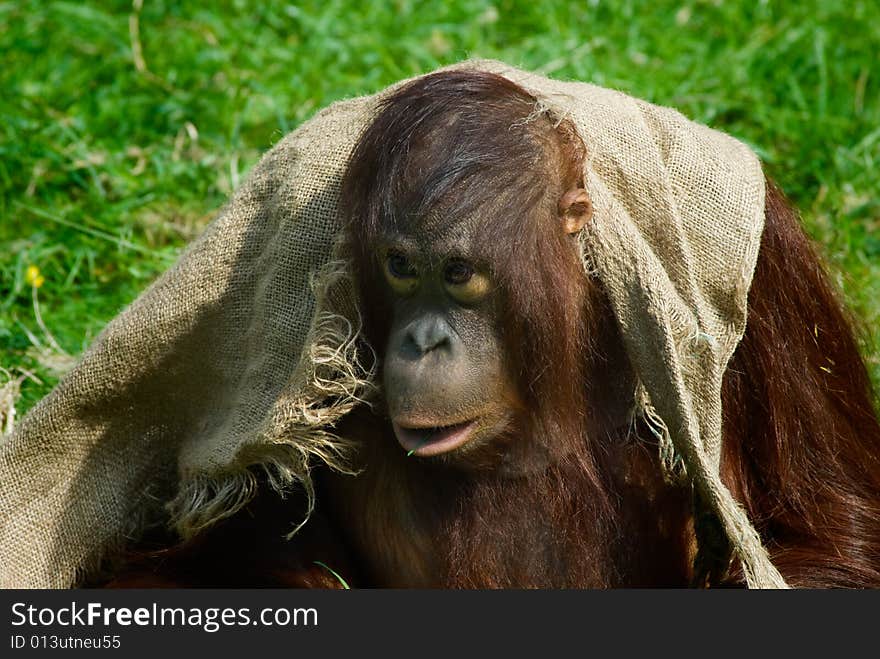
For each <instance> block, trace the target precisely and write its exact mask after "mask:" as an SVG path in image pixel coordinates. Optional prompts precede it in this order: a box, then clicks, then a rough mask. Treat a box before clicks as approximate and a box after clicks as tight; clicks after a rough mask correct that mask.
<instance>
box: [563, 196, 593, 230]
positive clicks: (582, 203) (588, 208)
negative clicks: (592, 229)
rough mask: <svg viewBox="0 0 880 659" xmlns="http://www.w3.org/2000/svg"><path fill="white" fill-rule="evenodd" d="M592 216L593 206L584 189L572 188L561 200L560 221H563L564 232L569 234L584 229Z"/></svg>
mask: <svg viewBox="0 0 880 659" xmlns="http://www.w3.org/2000/svg"><path fill="white" fill-rule="evenodd" d="M592 215H593V204H592V202H590V196H589V195H588V194H587V191H586V190H584V189H583V188H572V189H571V190H569V191H568V192H566V193H565V194H564V195H562V198H561V199H560V200H559V219H560V220H562V230H563V231H565V233H567V234H573V233H577V232H578V231H580V230H581V229H583V228H584V225H586V223H587V222H589V220H590V217H591V216H592Z"/></svg>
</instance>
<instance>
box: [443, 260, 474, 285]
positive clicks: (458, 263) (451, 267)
mask: <svg viewBox="0 0 880 659" xmlns="http://www.w3.org/2000/svg"><path fill="white" fill-rule="evenodd" d="M473 276H474V269H473V268H472V267H471V266H470V264H469V263H466V262H465V261H462V260H460V259H455V260H452V261H450V262H449V263H447V264H446V269H445V270H444V272H443V278H444V279H445V280H446V283H447V284H452V285H453V286H461V285H463V284H466V283H468V282H469V281H470V279H471V277H473Z"/></svg>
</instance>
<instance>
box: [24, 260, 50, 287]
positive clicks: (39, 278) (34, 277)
mask: <svg viewBox="0 0 880 659" xmlns="http://www.w3.org/2000/svg"><path fill="white" fill-rule="evenodd" d="M24 280H25V281H26V282H27V283H28V284H30V285H31V286H33V287H34V288H39V287H40V286H42V285H43V283H44V282H45V281H46V278H45V277H43V275H41V274H40V269H39V268H38V267H37V266H35V265H29V266H28V268H27V270H25V273H24Z"/></svg>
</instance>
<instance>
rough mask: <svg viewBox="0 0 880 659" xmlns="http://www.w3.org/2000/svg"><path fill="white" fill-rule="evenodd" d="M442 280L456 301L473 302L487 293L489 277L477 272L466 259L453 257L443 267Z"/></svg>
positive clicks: (489, 285)
mask: <svg viewBox="0 0 880 659" xmlns="http://www.w3.org/2000/svg"><path fill="white" fill-rule="evenodd" d="M443 282H444V284H445V285H446V290H447V291H449V294H450V295H451V296H452V297H453V298H454V299H455V300H456V301H458V302H461V303H462V304H473V303H475V302H479V301H480V300H482V299H483V298H484V297H486V295H487V294H488V293H489V290H490V289H491V283H490V281H489V278H488V277H487V276H486V275H484V274H482V273H480V272H477V271H476V270H475V269H474V267H473V266H472V265H471V264H470V263H468V262H467V261H462V260H460V259H453V260H451V261H449V262H448V263H447V264H446V267H445V268H444V269H443Z"/></svg>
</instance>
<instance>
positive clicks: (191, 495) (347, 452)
mask: <svg viewBox="0 0 880 659" xmlns="http://www.w3.org/2000/svg"><path fill="white" fill-rule="evenodd" d="M341 251H342V248H341V247H340V246H337V248H336V253H337V258H334V259H333V260H331V261H330V262H329V263H327V264H326V265H325V266H324V267H323V268H322V269H321V271H320V272H319V273H317V274H316V275H315V276H314V277H313V278H312V290H313V292H314V295H315V300H316V305H317V311H316V313H315V315H314V318H313V320H312V324H311V326H310V329H309V332H308V335H307V339H306V342H305V346H306V347H305V348H304V349H303V353H302V357H301V359H300V362H299V365H298V367H297V369H296V371H295V372H294V375H293V376H292V378H291V381H290V382H289V383H288V386H287V387H286V390H285V393H284V394H282V396H281V397H280V398H279V400H278V402H277V403H276V405H275V407H274V409H273V411H272V414H271V415H270V417H269V419H268V420H267V422H266V423H265V425H264V427H263V429H262V430H261V431H260V432H259V433H258V434H257V436H256V438H255V440H254V441H253V442H252V443H251V444H249V445H248V446H247V447H244V448H243V449H242V450H241V451H240V452H239V455H238V459H237V460H236V463H235V464H234V465H232V467H233V468H232V469H231V470H224V471H223V472H222V473H213V474H205V473H199V474H196V475H195V476H193V477H190V478H186V477H184V478H183V479H182V483H181V486H180V488H179V491H178V493H177V496H176V497H175V498H174V499H173V500H172V501H171V502H170V503H169V504H168V505H167V509H168V512H169V513H170V515H171V519H170V521H169V525H170V526H172V527H174V528H175V529H176V530H177V532H178V533H179V534H180V535H181V537H182V538H183V539H188V538H192V537H193V536H195V535H197V534H198V533H199V532H201V531H203V530H205V529H206V528H208V527H209V526H211V525H213V524H215V523H216V522H218V521H220V520H222V519H225V518H227V517H230V516H232V515H234V514H235V513H236V512H238V511H239V510H241V509H242V508H243V507H244V506H246V505H247V504H248V503H249V502H250V501H251V500H252V499H253V498H254V497H255V496H256V494H257V490H258V485H259V483H260V477H259V476H260V473H261V472H262V476H263V477H264V479H265V482H266V483H267V484H268V485H269V487H271V489H273V490H274V491H276V492H278V493H279V494H281V495H284V494H286V493H287V492H288V491H289V490H290V488H291V487H292V486H294V485H298V486H300V487H302V488H303V491H304V492H305V494H306V498H307V509H306V512H305V515H304V517H303V519H301V520H299V521H298V522H296V523H295V525H294V527H293V529H292V530H291V532H290V534H289V535H288V537H290V536H292V535H294V534H295V533H296V532H297V531H299V530H300V529H301V528H302V526H303V525H304V524H305V523H306V522H307V521H308V519H309V517H310V515H311V513H312V512H313V510H314V507H315V500H316V493H315V486H314V482H313V480H312V476H311V469H312V466H313V465H314V464H316V461H317V464H319V465H322V466H327V467H329V468H331V469H334V470H336V471H339V472H342V473H353V470H352V468H351V467H350V465H349V458H350V456H351V452H352V449H353V448H354V445H353V443H352V441H351V440H349V439H346V438H343V437H340V436H339V435H337V434H335V433H334V432H333V430H332V429H333V428H334V426H335V425H336V423H337V422H338V421H339V420H340V419H341V418H342V417H344V416H345V415H346V414H348V413H349V412H350V411H351V410H352V409H353V408H354V407H355V406H356V405H359V404H367V405H369V404H370V402H369V398H370V396H371V394H373V393H374V392H375V390H376V387H375V383H374V379H375V371H376V365H375V364H376V361H375V357H374V355H373V354H372V350H371V349H370V347H369V346H368V345H367V344H366V343H365V342H364V341H363V340H362V337H361V316H360V312H359V311H358V309H357V303H356V299H355V296H354V289H353V286H352V281H351V276H350V268H349V263H348V261H347V259H345V258H344V257H342V256H340V252H341ZM365 355H366V356H367V357H368V363H365V362H364V359H363V357H364V356H365Z"/></svg>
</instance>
